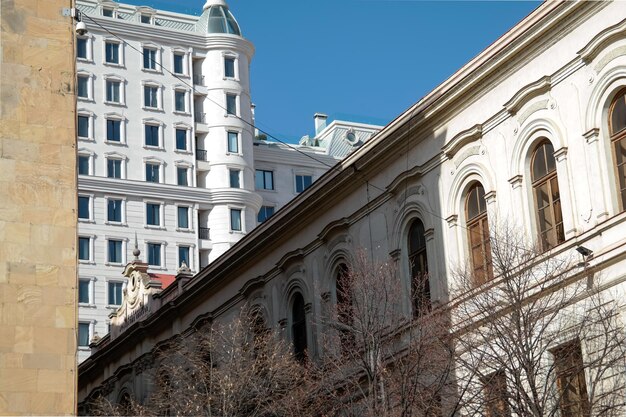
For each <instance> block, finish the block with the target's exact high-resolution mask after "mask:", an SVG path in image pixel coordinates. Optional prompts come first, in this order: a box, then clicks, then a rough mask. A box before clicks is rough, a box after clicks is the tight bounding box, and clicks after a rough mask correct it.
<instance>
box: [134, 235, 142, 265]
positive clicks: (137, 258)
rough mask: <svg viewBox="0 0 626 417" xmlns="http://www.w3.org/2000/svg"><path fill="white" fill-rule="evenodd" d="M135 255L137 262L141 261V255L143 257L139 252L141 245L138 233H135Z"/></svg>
mask: <svg viewBox="0 0 626 417" xmlns="http://www.w3.org/2000/svg"><path fill="white" fill-rule="evenodd" d="M133 255H134V256H135V260H136V261H138V260H139V255H141V251H140V250H139V244H138V243H137V232H135V249H133Z"/></svg>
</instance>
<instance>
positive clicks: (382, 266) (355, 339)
mask: <svg viewBox="0 0 626 417" xmlns="http://www.w3.org/2000/svg"><path fill="white" fill-rule="evenodd" d="M337 280H338V282H337V285H336V303H335V306H334V308H333V309H331V310H332V311H331V313H330V314H328V317H325V318H324V320H323V323H322V324H323V326H322V327H323V328H324V329H325V331H324V336H323V340H324V343H323V344H324V348H325V349H324V354H323V355H322V356H323V357H322V359H321V361H320V363H321V366H322V368H323V369H324V370H325V371H326V372H325V374H324V377H323V378H321V379H323V383H324V386H326V387H334V389H332V388H329V389H328V390H327V395H329V396H330V397H332V398H333V399H334V401H335V402H334V406H335V407H336V408H337V409H338V410H340V415H346V416H347V415H355V416H357V415H358V416H390V417H391V416H403V417H411V416H439V415H442V414H441V404H440V402H441V397H442V395H443V394H444V392H446V390H447V389H449V384H448V377H449V376H450V374H451V370H452V360H451V359H452V357H451V353H452V352H451V349H450V347H449V346H450V345H449V343H448V340H447V326H448V323H447V315H446V314H444V309H434V310H430V309H424V311H422V312H421V314H420V315H411V314H410V313H409V314H407V313H406V312H403V310H402V308H401V306H402V300H403V297H405V296H406V295H405V294H404V292H403V289H402V288H403V286H402V283H401V281H400V279H399V276H398V274H397V273H396V267H395V263H394V262H393V261H389V262H382V263H376V262H373V261H371V260H370V259H368V257H367V256H366V255H365V253H364V252H362V251H361V252H358V253H357V255H356V256H355V259H354V261H353V262H352V263H351V264H350V265H349V266H347V268H346V269H345V270H344V271H343V272H342V273H340V274H339V276H338V278H337ZM418 293H419V292H418ZM425 301H426V300H425ZM428 301H429V300H428ZM415 304H419V303H415ZM423 305H429V302H428V303H426V302H425V303H423Z"/></svg>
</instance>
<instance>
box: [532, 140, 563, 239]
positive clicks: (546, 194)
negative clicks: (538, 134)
mask: <svg viewBox="0 0 626 417" xmlns="http://www.w3.org/2000/svg"><path fill="white" fill-rule="evenodd" d="M531 173H532V182H533V192H534V194H535V210H536V213H537V226H538V228H539V235H540V238H541V246H542V248H543V250H548V249H550V248H552V247H554V246H556V245H558V244H559V243H561V242H563V241H564V240H565V233H564V232H563V215H562V214H561V195H560V193H559V182H558V179H557V176H556V160H555V159H554V148H553V147H552V144H551V143H550V142H549V141H548V140H543V141H542V142H541V143H539V145H537V147H536V148H535V151H534V152H533V156H532V160H531Z"/></svg>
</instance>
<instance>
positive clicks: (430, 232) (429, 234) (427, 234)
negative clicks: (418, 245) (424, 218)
mask: <svg viewBox="0 0 626 417" xmlns="http://www.w3.org/2000/svg"><path fill="white" fill-rule="evenodd" d="M424 238H425V239H426V242H429V241H431V240H433V239H434V238H435V229H433V228H432V227H431V228H430V229H426V230H424Z"/></svg>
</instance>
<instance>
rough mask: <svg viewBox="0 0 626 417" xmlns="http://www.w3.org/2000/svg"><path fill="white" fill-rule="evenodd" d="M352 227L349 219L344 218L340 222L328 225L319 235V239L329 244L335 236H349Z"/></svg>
mask: <svg viewBox="0 0 626 417" xmlns="http://www.w3.org/2000/svg"><path fill="white" fill-rule="evenodd" d="M350 225H351V223H350V219H348V218H347V217H342V218H341V219H339V220H336V221H334V222H331V223H329V224H327V225H326V227H324V228H323V229H322V231H321V232H320V234H319V235H317V237H318V238H319V239H320V240H321V241H322V242H324V243H327V242H328V241H329V240H330V238H331V237H332V236H333V235H336V234H347V233H348V229H349V228H350Z"/></svg>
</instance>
